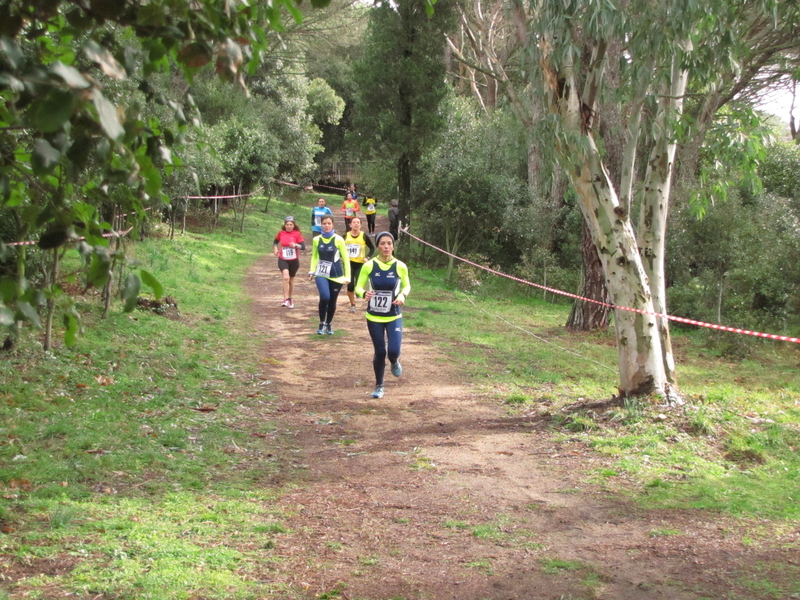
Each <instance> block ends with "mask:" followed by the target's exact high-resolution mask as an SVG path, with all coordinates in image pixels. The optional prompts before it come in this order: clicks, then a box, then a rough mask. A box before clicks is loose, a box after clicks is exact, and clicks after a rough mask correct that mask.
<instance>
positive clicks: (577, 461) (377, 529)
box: [247, 255, 775, 600]
mask: <svg viewBox="0 0 800 600" xmlns="http://www.w3.org/2000/svg"><path fill="white" fill-rule="evenodd" d="M308 261H309V256H308V255H306V256H304V257H302V258H301V273H304V272H305V270H306V269H307V267H308ZM276 262H277V261H276V259H275V258H274V257H272V256H267V257H265V258H263V259H262V260H260V261H258V263H257V264H256V265H255V266H254V267H253V268H252V270H251V271H250V273H249V277H248V283H247V286H248V292H249V294H250V295H251V297H252V298H253V307H254V311H255V323H256V325H255V327H256V333H258V334H259V335H263V336H264V338H265V340H266V341H265V344H264V355H265V362H266V366H265V372H266V374H267V376H268V377H269V379H270V380H272V385H271V389H270V391H271V393H274V394H275V395H276V396H277V397H278V398H279V402H278V408H277V409H276V412H275V413H273V414H270V415H269V416H268V418H269V419H270V420H273V421H275V422H277V423H278V424H279V426H280V427H281V428H282V429H286V430H289V431H291V432H292V435H293V438H294V440H295V445H296V449H297V450H298V455H299V456H300V459H299V460H300V461H301V462H302V464H303V465H304V466H305V467H306V468H307V477H306V481H305V482H304V484H303V485H302V486H300V487H299V488H297V489H295V490H294V491H290V492H289V493H288V494H287V495H285V496H283V497H282V498H281V500H280V508H281V509H282V510H283V511H284V512H285V514H287V515H290V516H289V517H288V518H287V519H286V521H285V523H284V524H285V525H286V526H287V527H288V528H290V530H291V533H290V534H287V535H285V536H282V537H281V536H279V538H278V539H277V540H276V542H275V549H274V550H272V552H274V553H275V558H276V560H275V561H274V563H272V565H273V566H272V567H270V568H269V569H267V570H265V571H264V572H263V573H260V578H262V580H264V581H275V582H276V584H280V585H285V586H287V589H291V590H294V593H295V594H296V593H298V592H297V590H304V592H302V593H303V594H305V595H306V596H305V597H308V598H317V597H327V598H333V597H338V598H348V599H355V598H360V599H371V600H377V599H391V598H394V599H401V598H402V599H405V600H411V599H440V598H441V599H443V598H453V599H459V600H473V599H474V600H479V599H498V600H500V599H502V600H511V599H515V600H524V599H550V598H553V599H558V598H607V599H618V600H623V599H641V600H644V599H660V598H663V599H684V598H687V599H688V598H700V597H714V598H724V597H733V596H729V595H728V594H729V592H730V591H731V590H732V589H733V587H732V583H731V581H730V580H731V570H732V569H734V568H735V567H736V565H737V563H741V562H750V561H758V560H760V559H761V558H764V557H763V556H761V555H760V554H759V551H758V550H757V549H752V548H751V549H745V548H743V547H742V546H741V544H739V542H738V541H734V540H735V539H738V538H736V536H733V535H730V538H728V537H726V531H728V532H729V530H726V529H725V528H724V527H723V524H722V523H720V522H716V521H715V520H714V519H713V517H709V516H708V515H702V514H698V513H690V512H686V513H681V512H669V513H666V512H652V511H650V512H645V511H641V510H639V509H637V508H635V507H634V506H632V505H631V504H630V503H628V502H627V501H625V500H624V499H621V498H615V497H610V496H609V495H607V494H604V493H602V492H601V491H600V490H599V488H597V487H596V486H594V485H592V484H591V483H590V482H589V481H588V480H587V478H588V473H589V472H590V470H591V469H592V468H596V467H598V466H600V465H601V464H602V463H603V460H604V459H603V458H602V457H600V456H599V455H596V454H594V453H592V452H591V451H590V450H589V449H587V448H586V447H585V446H584V444H583V443H582V442H581V441H580V440H577V439H576V440H572V441H566V442H561V443H555V442H554V441H553V438H552V436H551V434H550V433H549V432H548V430H547V429H546V427H545V426H544V424H543V423H541V422H538V421H537V420H536V419H526V418H519V417H510V416H508V414H507V412H506V411H505V409H504V408H503V406H501V405H498V403H497V401H496V400H492V399H490V398H486V397H482V396H481V395H480V394H478V393H476V392H475V389H474V388H473V387H472V386H470V383H469V381H468V380H467V378H466V376H465V375H464V374H462V373H460V372H459V370H458V365H457V364H455V363H454V361H452V360H451V359H449V358H448V357H447V356H445V355H443V354H442V353H441V352H439V351H438V350H437V349H436V347H435V346H434V345H433V344H432V343H430V340H428V339H426V337H425V336H424V335H421V334H420V333H418V332H416V331H414V330H413V328H407V329H406V332H405V336H404V342H403V355H402V362H403V366H404V369H405V371H404V373H403V376H402V377H401V378H399V379H395V378H393V377H392V376H391V375H390V374H389V373H388V369H387V385H386V396H385V398H384V399H382V400H375V399H373V398H371V397H370V396H369V394H370V392H371V391H372V387H373V376H372V367H371V356H372V351H371V345H370V342H369V337H368V334H367V330H366V326H365V324H364V315H363V303H361V302H359V312H358V313H357V314H351V313H349V312H348V310H347V308H348V304H347V299H346V298H345V297H344V295H343V296H342V297H340V301H339V310H338V312H337V315H336V318H335V320H334V327H335V335H333V336H318V335H315V333H314V330H315V329H316V325H317V316H316V304H317V299H316V288H315V287H314V285H313V283H310V282H308V280H307V279H305V278H302V277H298V279H297V286H296V289H295V298H294V301H295V306H296V308H295V309H293V310H290V309H285V308H281V307H280V303H281V300H282V290H281V279H280V274H279V272H278V270H277V264H276ZM412 286H413V271H412ZM413 304H414V303H413V291H412V295H411V299H410V300H409V304H408V309H407V310H408V311H411V310H413ZM667 529H669V530H675V531H678V532H680V533H678V534H676V535H667V536H658V535H653V532H654V531H663V530H667ZM771 558H773V559H774V558H775V557H774V556H772V557H771ZM292 597H295V596H292ZM735 597H739V596H735ZM741 597H756V596H747V595H746V594H745V595H743V596H741Z"/></svg>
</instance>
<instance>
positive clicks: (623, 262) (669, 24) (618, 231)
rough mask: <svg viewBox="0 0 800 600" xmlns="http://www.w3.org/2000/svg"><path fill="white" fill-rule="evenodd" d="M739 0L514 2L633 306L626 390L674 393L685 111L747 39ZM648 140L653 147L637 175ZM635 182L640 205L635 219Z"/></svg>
mask: <svg viewBox="0 0 800 600" xmlns="http://www.w3.org/2000/svg"><path fill="white" fill-rule="evenodd" d="M734 4H735V5H736V6H738V5H739V4H740V3H738V2H737V3H734V2H731V1H727V0H721V1H718V2H714V3H711V4H703V5H700V4H699V3H692V2H685V1H684V0H667V1H664V2H652V1H650V0H630V1H628V2H625V3H624V4H623V5H621V6H619V7H617V6H615V5H612V4H610V3H591V4H590V3H585V2H581V1H578V0H572V1H567V2H563V3H548V2H539V1H534V2H531V3H530V4H525V3H523V2H521V1H516V0H515V1H513V2H512V7H513V9H512V10H510V11H509V13H510V14H511V15H512V16H513V18H514V19H515V22H516V24H517V28H516V31H517V34H518V36H519V39H520V44H521V46H522V47H523V48H524V50H525V52H526V53H527V55H528V57H529V59H530V60H529V62H528V67H529V71H530V73H531V74H532V81H534V82H536V83H538V84H539V86H540V89H541V91H542V92H543V99H544V102H545V104H546V106H547V107H548V110H549V113H550V116H549V119H550V121H551V125H552V127H553V129H552V131H553V132H554V135H553V138H552V143H553V147H554V150H555V154H556V156H557V158H558V159H559V161H560V163H561V164H562V166H563V168H564V172H565V173H566V174H567V175H568V177H569V179H570V183H571V185H572V187H573V188H574V189H575V191H576V193H577V195H578V198H579V200H580V206H581V210H582V213H583V216H584V220H585V221H586V223H587V224H588V226H589V228H590V230H591V232H592V238H593V240H594V244H595V246H596V247H597V249H598V253H599V256H600V258H601V261H602V264H603V271H604V274H605V278H606V285H607V287H608V290H609V293H610V296H611V300H612V302H613V303H614V304H615V305H617V306H624V307H628V308H630V309H633V310H632V311H624V310H621V309H615V328H616V333H617V341H618V344H617V345H618V353H619V369H620V391H621V392H622V393H623V394H647V393H653V392H655V393H659V394H668V393H669V392H670V390H671V389H674V387H675V363H674V358H673V355H672V350H671V343H670V339H669V327H668V322H667V320H666V319H664V318H662V317H661V316H659V315H663V314H665V313H666V300H665V296H666V285H665V277H664V256H665V232H666V231H665V228H666V217H667V214H668V210H669V203H670V191H671V184H672V175H673V170H674V164H675V152H676V149H677V143H678V141H679V139H681V137H682V135H683V134H684V133H685V131H686V129H687V122H686V121H684V120H682V116H683V108H684V100H685V97H686V92H687V89H688V84H689V79H690V76H694V77H696V78H698V80H702V81H704V82H707V85H710V82H712V81H714V79H713V77H712V76H711V74H712V73H714V72H723V71H724V70H725V68H724V67H725V66H726V65H727V64H728V61H732V60H736V59H737V58H739V57H740V53H741V52H743V51H744V49H745V48H746V45H739V44H732V43H727V40H730V38H731V35H732V34H733V33H735V32H736V31H738V30H737V29H736V28H732V27H731V19H734V20H735V19H736V18H738V17H739V14H740V13H736V11H733V10H732V7H733V5H734ZM748 5H749V6H750V9H751V11H756V12H757V11H761V13H763V14H769V12H770V11H773V12H775V13H778V12H780V10H781V8H782V5H781V4H780V3H774V2H770V1H765V2H761V3H748ZM749 14H753V13H752V12H751V13H749ZM779 20H780V19H778V21H779ZM616 48H619V52H615V49H616ZM717 49H718V51H716V50H717ZM614 54H617V56H619V59H620V60H619V64H620V66H621V69H620V72H619V77H618V80H616V81H609V79H608V77H607V75H608V62H609V60H610V59H611V57H612V56H613V55H614ZM606 98H614V99H616V101H618V102H620V103H622V104H623V106H624V109H623V111H622V114H623V115H624V116H625V122H624V127H625V134H626V142H625V146H624V150H623V161H622V163H621V170H620V181H619V183H618V184H617V183H615V182H614V181H613V179H612V178H611V176H610V174H609V168H608V165H607V164H606V158H605V157H604V155H603V152H602V150H601V146H602V137H601V133H600V131H599V129H598V110H599V107H600V106H601V102H602V101H603V100H604V99H606ZM645 119H647V120H646V121H645ZM645 123H646V124H647V127H645V126H644V125H645ZM684 139H685V137H684ZM642 144H645V145H646V147H647V148H649V156H648V157H647V160H646V163H645V166H644V168H643V169H642V170H641V171H642V172H643V174H644V175H643V178H642V180H641V182H640V183H639V185H638V186H637V185H636V184H637V174H638V173H639V172H640V170H639V168H638V167H637V164H636V161H637V149H638V148H640V147H641V145H642ZM637 187H640V188H641V194H640V199H641V204H640V207H639V220H638V223H636V224H634V222H633V218H632V216H631V209H632V201H633V198H634V192H635V190H636V188H637Z"/></svg>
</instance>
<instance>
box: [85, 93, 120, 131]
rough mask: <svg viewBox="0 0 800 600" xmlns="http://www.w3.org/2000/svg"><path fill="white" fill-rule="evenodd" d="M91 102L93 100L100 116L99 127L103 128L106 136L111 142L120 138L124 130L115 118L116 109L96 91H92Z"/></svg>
mask: <svg viewBox="0 0 800 600" xmlns="http://www.w3.org/2000/svg"><path fill="white" fill-rule="evenodd" d="M92 100H94V105H95V108H97V114H98V115H99V116H100V125H101V126H102V127H103V131H105V132H106V135H107V136H108V137H109V138H111V139H112V140H118V139H119V138H121V137H122V136H123V134H124V133H125V130H124V129H123V128H122V125H121V124H120V122H119V118H118V117H117V107H116V106H114V105H113V104H111V102H109V101H108V100H107V99H106V97H105V96H103V94H101V93H100V90H98V89H95V90H93V92H92Z"/></svg>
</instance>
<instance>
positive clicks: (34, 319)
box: [17, 302, 42, 327]
mask: <svg viewBox="0 0 800 600" xmlns="http://www.w3.org/2000/svg"><path fill="white" fill-rule="evenodd" d="M17 311H18V313H19V314H18V316H20V317H22V318H21V319H17V320H25V321H30V322H31V323H33V324H34V325H35V326H36V327H41V326H42V322H41V321H40V320H39V313H38V312H37V310H36V309H35V308H33V306H31V305H30V304H29V303H28V302H19V303H18V304H17Z"/></svg>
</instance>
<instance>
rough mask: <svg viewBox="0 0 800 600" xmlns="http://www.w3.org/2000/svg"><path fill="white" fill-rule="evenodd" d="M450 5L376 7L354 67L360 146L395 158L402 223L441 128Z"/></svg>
mask: <svg viewBox="0 0 800 600" xmlns="http://www.w3.org/2000/svg"><path fill="white" fill-rule="evenodd" d="M452 5H453V1H452V0H440V1H439V2H437V3H436V11H435V12H433V11H430V10H428V8H429V7H428V6H426V4H425V3H423V2H420V1H419V0H398V1H396V2H381V3H379V4H377V5H376V6H373V7H372V8H371V9H370V12H369V25H368V27H367V33H366V35H365V39H364V47H363V54H362V56H361V58H360V60H359V61H358V62H357V63H356V65H355V75H356V77H355V78H356V83H357V86H358V98H357V101H356V105H355V111H356V118H355V127H356V130H357V133H358V136H359V140H360V147H361V148H362V149H363V150H364V152H365V153H366V154H368V155H369V154H371V155H374V156H377V157H389V158H391V159H392V160H393V161H394V163H395V165H396V169H397V186H398V197H399V200H400V218H401V220H403V221H404V222H408V221H409V217H410V215H411V213H412V209H413V207H414V202H415V199H414V194H413V191H412V178H413V176H414V175H415V171H416V169H417V164H418V161H419V159H420V157H421V155H422V151H423V148H424V147H425V146H426V144H427V143H429V142H430V141H431V140H432V139H433V135H434V134H435V133H436V131H437V130H439V129H440V128H441V126H442V114H441V113H440V112H439V110H438V107H439V103H440V102H441V101H442V99H443V98H444V97H445V95H446V93H447V86H446V84H445V67H444V61H443V60H442V57H443V55H444V48H445V38H444V34H445V31H446V29H447V27H448V26H449V22H450V15H451V11H452Z"/></svg>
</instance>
